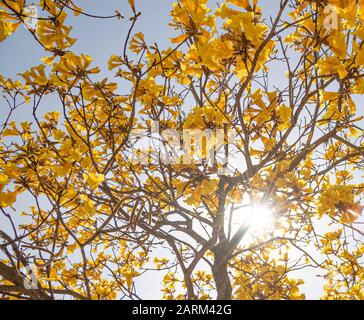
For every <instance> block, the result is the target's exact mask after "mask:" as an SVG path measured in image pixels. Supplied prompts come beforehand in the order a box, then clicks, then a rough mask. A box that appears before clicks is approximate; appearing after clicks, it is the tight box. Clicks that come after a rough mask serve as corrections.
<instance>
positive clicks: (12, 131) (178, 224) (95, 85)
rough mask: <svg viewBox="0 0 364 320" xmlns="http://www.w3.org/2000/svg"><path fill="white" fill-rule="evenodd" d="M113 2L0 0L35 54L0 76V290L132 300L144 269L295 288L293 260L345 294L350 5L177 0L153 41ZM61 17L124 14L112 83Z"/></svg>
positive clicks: (206, 290)
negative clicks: (171, 34)
mask: <svg viewBox="0 0 364 320" xmlns="http://www.w3.org/2000/svg"><path fill="white" fill-rule="evenodd" d="M128 3H129V5H130V6H129V7H130V8H129V11H126V12H125V13H123V15H125V16H127V17H123V16H122V15H121V14H120V13H119V12H115V14H114V15H112V16H105V17H103V16H97V15H94V14H91V13H88V12H87V11H85V10H83V9H81V8H80V7H78V6H77V5H76V4H75V3H74V1H71V0H57V1H56V0H54V1H51V0H41V1H39V3H38V5H37V8H38V12H40V13H41V14H40V15H39V16H37V17H34V16H31V13H30V12H31V11H29V10H26V8H27V4H26V1H24V0H2V1H1V2H0V6H1V11H0V16H1V23H0V41H3V40H5V39H6V38H7V37H9V36H11V35H12V34H13V33H14V32H15V31H16V29H17V28H18V27H19V26H20V25H25V26H27V28H28V31H29V34H30V35H31V36H32V37H33V38H34V40H35V42H34V44H35V45H39V46H41V47H42V48H43V49H44V51H45V52H46V53H47V55H48V56H47V57H46V58H44V59H42V62H41V64H40V65H38V66H35V67H32V68H30V69H29V70H28V71H26V72H24V73H23V74H22V75H21V78H18V79H6V78H4V77H1V78H0V87H1V89H2V92H3V101H2V106H1V108H2V110H3V111H1V113H2V114H5V111H4V110H6V108H8V111H9V112H8V116H3V120H4V123H3V126H2V127H1V129H0V130H1V137H0V141H1V145H0V210H1V212H2V215H3V218H2V220H1V221H2V222H1V229H0V251H1V255H0V259H1V260H0V294H1V296H2V297H3V298H9V299H10V298H17V299H57V298H60V297H66V298H74V299H116V298H129V299H138V298H139V293H140V292H141V291H142V290H143V286H141V287H139V288H138V287H137V286H136V284H135V280H136V279H137V278H138V277H144V276H145V274H146V275H148V273H151V272H155V271H153V270H158V272H159V273H161V274H163V276H164V278H163V279H164V280H163V287H162V288H161V290H162V292H163V298H165V299H214V298H218V299H303V298H305V295H304V294H303V293H302V290H301V289H300V285H302V284H303V280H302V279H301V275H302V272H303V270H304V269H311V270H312V271H310V272H312V273H319V274H321V275H322V277H323V278H322V284H323V286H324V289H325V293H324V295H323V297H322V298H324V299H363V298H364V290H363V285H364V265H363V255H364V245H363V233H364V230H363V227H362V223H363V220H362V219H361V214H362V210H363V206H362V205H361V203H362V198H363V187H364V184H363V180H362V178H363V176H362V174H363V165H364V158H363V155H364V153H363V151H364V142H363V116H362V114H363V111H362V110H357V107H356V104H357V103H358V101H361V100H360V99H361V98H360V97H361V95H362V94H363V93H364V78H363V67H364V47H363V43H364V24H363V23H364V9H363V8H364V2H363V1H362V0H356V1H346V0H342V1H338V0H325V1H314V0H280V1H277V5H276V6H277V13H276V14H275V15H273V16H271V17H270V18H267V15H266V13H265V12H264V6H263V7H260V6H259V3H258V1H257V0H254V1H249V0H226V1H221V2H220V4H219V5H218V6H217V7H216V8H215V7H213V6H210V5H209V4H208V1H207V0H179V1H177V2H176V3H175V4H174V5H173V8H172V11H171V14H170V15H171V22H170V24H169V25H170V27H171V28H173V29H174V30H176V33H177V34H176V37H175V38H173V39H171V40H170V42H171V47H169V48H165V49H161V48H160V46H159V45H158V44H148V43H147V41H146V40H145V38H144V35H143V34H142V33H135V32H134V29H135V26H136V25H137V23H138V20H139V19H142V15H141V13H140V12H139V11H138V3H137V1H136V3H134V0H129V1H128ZM69 14H74V15H76V16H78V15H85V16H88V17H89V18H90V19H119V20H120V21H122V22H123V21H128V23H129V24H130V28H129V32H128V34H127V36H126V38H125V44H124V46H123V48H121V51H120V52H121V54H120V53H115V54H113V55H111V57H110V60H109V70H110V71H113V74H114V78H113V79H112V80H109V79H108V78H102V73H101V71H100V68H99V67H97V66H95V65H94V64H93V62H92V58H91V57H89V56H87V55H85V54H77V53H76V52H73V51H72V46H73V44H74V42H75V41H76V38H73V37H74V35H73V34H72V32H71V27H70V26H69V25H67V21H68V20H67V16H68V15H69ZM33 20H35V21H36V24H35V25H34V26H31V25H30V24H29V21H33ZM166 23H167V22H166ZM12 36H14V37H16V34H14V35H12ZM2 45H4V44H2ZM110 54H111V53H110ZM277 70H281V71H282V70H283V72H282V75H285V78H283V79H278V77H279V76H278V75H277ZM51 94H52V95H55V96H57V99H58V102H59V105H58V106H57V108H56V109H55V110H53V111H51V112H47V113H45V114H44V112H43V113H42V112H41V106H42V104H43V103H44V100H45V99H46V97H47V96H48V95H51ZM24 108H28V109H29V108H31V109H32V119H29V121H27V122H21V123H19V121H16V118H15V119H14V114H15V113H16V112H18V111H19V110H22V109H24ZM358 109H360V108H358ZM156 128H158V130H156ZM144 138H146V139H147V141H146V140H145V139H144ZM151 141H152V143H150V142H151ZM24 199H25V200H24ZM19 203H23V204H24V203H26V204H27V209H26V210H24V212H20V211H19V210H18V209H17V206H18V205H19ZM268 220H269V221H268ZM19 221H20V222H19ZM267 222H269V223H268V225H265V224H266V223H267ZM264 225H265V228H264V230H262V226H264ZM256 226H258V228H255V227H256ZM257 229H260V232H258V231H257ZM156 296H158V292H156Z"/></svg>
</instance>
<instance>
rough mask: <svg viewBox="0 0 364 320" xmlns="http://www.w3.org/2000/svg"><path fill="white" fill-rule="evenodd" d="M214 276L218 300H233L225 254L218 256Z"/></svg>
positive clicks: (213, 271)
mask: <svg viewBox="0 0 364 320" xmlns="http://www.w3.org/2000/svg"><path fill="white" fill-rule="evenodd" d="M212 275H213V277H214V280H215V285H216V290H217V300H231V296H232V291H233V289H232V287H231V283H230V278H229V273H228V269H227V261H226V259H225V258H224V257H223V254H216V253H215V259H214V267H213V270H212Z"/></svg>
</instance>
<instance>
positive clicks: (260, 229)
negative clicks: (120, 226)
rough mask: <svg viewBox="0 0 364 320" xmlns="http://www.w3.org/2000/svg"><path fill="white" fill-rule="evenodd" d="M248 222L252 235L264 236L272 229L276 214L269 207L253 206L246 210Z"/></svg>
mask: <svg viewBox="0 0 364 320" xmlns="http://www.w3.org/2000/svg"><path fill="white" fill-rule="evenodd" d="M246 211H247V213H246V215H247V220H246V222H245V223H246V224H247V225H248V226H249V232H250V233H251V234H262V233H265V232H266V231H268V230H269V229H271V228H272V226H273V222H274V213H273V210H272V209H271V208H269V207H268V206H267V205H261V204H259V205H252V206H250V207H248V208H246Z"/></svg>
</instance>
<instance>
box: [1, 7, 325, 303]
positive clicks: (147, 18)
mask: <svg viewBox="0 0 364 320" xmlns="http://www.w3.org/2000/svg"><path fill="white" fill-rule="evenodd" d="M135 2H136V6H137V9H138V10H140V11H141V12H142V16H141V18H140V19H139V23H138V24H137V26H136V29H135V31H136V32H138V31H143V33H144V34H145V39H146V42H147V43H153V42H157V43H158V44H159V46H160V47H161V48H163V47H167V46H168V39H169V38H170V37H173V36H175V35H176V33H175V32H174V30H173V29H171V28H170V27H168V23H169V21H170V18H169V11H170V9H171V8H172V3H173V2H174V1H172V0H135ZM279 2H280V1H279V0H262V1H260V2H259V3H260V5H261V6H262V7H263V13H264V14H265V15H267V16H268V15H269V14H272V15H274V13H275V12H276V11H277V8H278V5H279ZM75 3H76V4H77V5H79V6H80V7H82V8H84V9H85V11H86V12H88V13H94V14H97V15H112V14H113V13H114V11H115V10H118V11H119V12H121V14H122V15H124V16H130V15H131V12H130V8H129V6H128V4H127V0H102V1H100V0H76V1H75ZM211 3H216V2H215V1H211ZM126 20H127V19H126ZM67 24H68V25H73V31H72V35H73V36H75V37H77V38H78V41H77V42H76V44H75V45H74V47H73V48H72V50H73V51H74V52H75V53H77V54H81V53H84V54H88V55H90V56H91V57H93V58H94V62H95V64H97V65H99V66H100V67H101V70H102V73H101V76H103V77H106V76H111V74H110V73H109V72H108V71H107V61H108V59H109V57H110V55H111V54H118V53H120V52H121V50H122V48H123V41H124V39H125V35H126V32H127V31H128V26H129V23H128V22H127V21H125V20H121V21H120V20H119V21H118V20H115V19H112V20H105V19H92V18H88V17H85V16H82V15H81V16H78V17H73V16H70V17H69V20H68V22H67ZM45 55H46V53H45V52H44V51H43V49H42V48H41V47H40V46H38V45H37V44H36V43H35V41H34V39H33V38H32V36H31V35H30V33H29V32H28V31H27V30H26V29H25V28H23V27H20V28H19V29H18V30H17V32H16V33H15V34H14V35H12V36H11V37H9V38H8V39H6V40H5V41H3V42H1V43H0V57H1V60H0V61H1V64H0V74H2V75H3V76H5V77H12V78H14V77H16V75H17V74H18V73H22V72H24V71H26V70H27V69H29V68H30V67H32V66H35V65H38V64H40V63H41V60H40V59H41V58H42V57H44V56H45ZM278 78H279V77H278ZM278 80H279V79H277V81H278ZM48 104H49V105H48ZM2 107H4V106H2V105H1V104H0V108H2ZM42 108H43V111H44V112H46V111H49V110H52V109H56V108H57V100H56V98H52V97H50V98H49V99H48V100H47V105H43V106H42ZM24 111H25V112H24ZM29 112H30V110H28V111H27V110H21V112H18V113H17V114H16V120H20V121H24V120H26V119H27V117H28V116H29ZM0 113H1V111H0ZM25 202H26V200H23V203H22V204H19V205H20V206H24V209H25V208H26V203H25ZM24 209H23V210H24ZM0 223H1V218H0ZM317 279H318V278H317V277H316V275H315V274H312V273H309V274H307V275H306V276H305V280H306V284H305V290H304V291H305V293H306V295H307V297H308V298H317V297H318V296H319V295H320V292H321V289H320V283H319V281H318V280H317ZM141 281H143V285H142V287H143V288H144V289H143V290H144V292H140V295H141V296H142V297H144V298H159V297H160V295H158V294H157V295H155V294H156V292H158V287H159V283H160V281H161V278H160V277H159V276H158V275H157V274H156V273H155V276H154V275H152V276H148V278H143V280H141ZM145 281H148V282H147V283H148V285H146V282H145Z"/></svg>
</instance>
